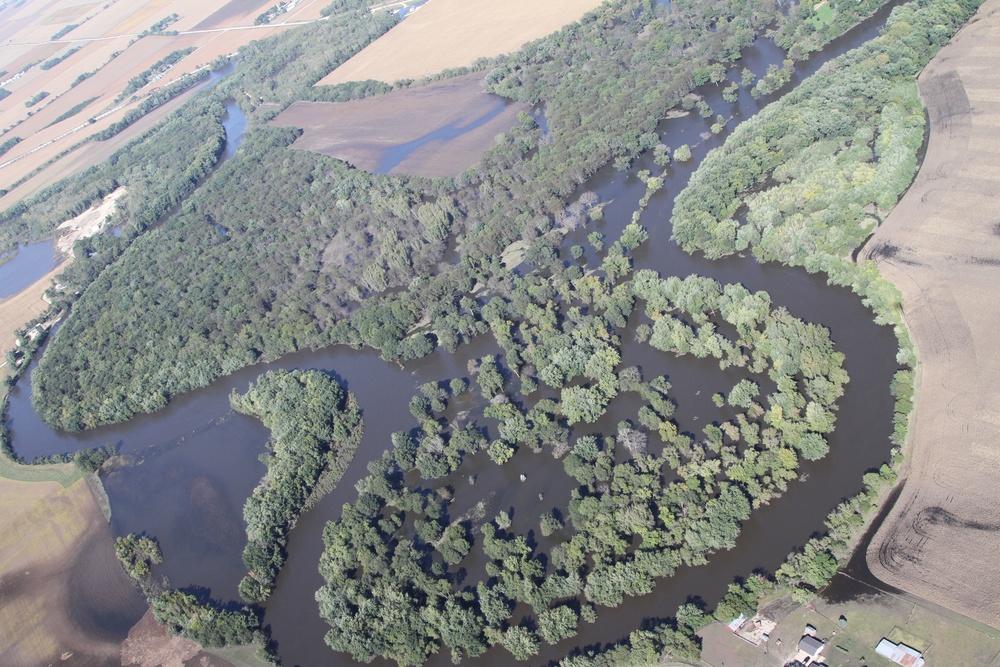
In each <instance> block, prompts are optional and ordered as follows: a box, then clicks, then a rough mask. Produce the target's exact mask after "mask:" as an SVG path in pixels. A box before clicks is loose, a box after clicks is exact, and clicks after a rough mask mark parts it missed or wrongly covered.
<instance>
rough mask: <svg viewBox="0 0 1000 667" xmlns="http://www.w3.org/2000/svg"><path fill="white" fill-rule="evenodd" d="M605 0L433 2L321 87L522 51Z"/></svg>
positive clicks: (407, 75) (412, 74)
mask: <svg viewBox="0 0 1000 667" xmlns="http://www.w3.org/2000/svg"><path fill="white" fill-rule="evenodd" d="M600 4H601V2H600V0H549V1H548V2H538V1H537V0H505V1H504V2H496V1H494V0H430V2H428V3H427V4H426V5H424V6H423V7H421V8H420V10H419V11H417V12H416V13H414V14H413V15H412V16H410V17H408V18H407V19H406V20H405V21H403V22H402V23H400V24H399V25H397V26H396V27H394V28H393V29H392V30H390V31H389V32H387V33H386V34H385V35H383V36H382V37H380V38H379V39H377V40H376V41H374V42H373V43H371V44H370V45H368V47H367V48H365V49H364V50H362V51H361V52H360V53H358V54H357V55H355V56H354V57H353V58H351V59H350V60H348V61H347V62H346V63H344V64H343V65H341V66H340V67H338V68H337V69H335V70H334V71H333V72H332V73H330V74H329V75H327V76H326V77H325V78H324V79H322V80H320V82H319V84H318V85H323V84H334V83H344V82H345V81H364V80H366V79H375V80H377V81H384V82H386V83H393V82H395V81H399V80H401V79H418V78H420V77H424V76H429V75H431V74H436V73H437V72H440V71H441V70H443V69H446V68H449V67H463V66H466V65H471V64H472V63H473V62H474V61H475V60H476V59H477V58H482V57H485V56H496V55H499V54H501V53H509V52H511V51H516V50H517V49H518V48H520V47H521V45H523V44H524V43H526V42H530V41H531V40H533V39H538V38H539V37H544V36H545V35H548V34H549V33H552V32H555V31H556V30H558V29H559V28H561V27H562V26H564V25H566V24H567V23H571V22H573V21H576V20H578V19H579V18H580V17H581V16H583V15H584V13H586V12H587V11H589V10H591V9H594V8H595V7H597V6H599V5H600Z"/></svg>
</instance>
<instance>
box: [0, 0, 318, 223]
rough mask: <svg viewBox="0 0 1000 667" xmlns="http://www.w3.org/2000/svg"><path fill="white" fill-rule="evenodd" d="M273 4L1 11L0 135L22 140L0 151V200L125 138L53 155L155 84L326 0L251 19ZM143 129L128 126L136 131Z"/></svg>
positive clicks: (189, 1)
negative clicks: (164, 64)
mask: <svg viewBox="0 0 1000 667" xmlns="http://www.w3.org/2000/svg"><path fill="white" fill-rule="evenodd" d="M273 4H274V3H273V2H271V1H270V0H239V1H238V2H236V1H234V2H225V1H224V0H213V1H211V2H195V0H181V1H180V2H166V1H165V0H149V1H147V2H142V3H140V4H135V3H126V2H111V3H106V4H97V3H95V4H83V5H79V4H74V3H73V2H72V0H57V1H55V2H50V3H27V4H24V5H21V6H19V7H15V6H7V7H5V8H4V9H2V10H0V44H2V45H0V71H6V72H7V73H6V74H4V75H3V76H0V83H2V84H3V86H2V88H3V90H5V91H7V92H9V93H10V94H9V95H8V96H7V97H5V98H4V99H2V100H0V143H3V142H5V141H7V140H9V139H11V138H13V137H18V138H19V139H20V142H19V143H17V145H15V146H13V147H12V148H10V149H9V150H8V151H7V152H6V153H5V154H4V155H2V156H0V190H5V191H7V190H9V191H11V192H8V193H6V195H5V196H4V197H3V199H2V200H0V207H3V208H6V207H7V206H10V205H11V204H13V203H15V202H16V201H19V200H21V199H23V198H24V197H27V196H30V195H31V194H33V193H34V192H37V191H38V190H39V189H41V188H42V187H44V186H45V185H48V184H51V183H53V182H55V181H56V180H58V179H59V178H62V177H65V176H67V175H69V174H71V173H74V172H75V171H77V170H79V169H83V168H86V167H88V166H91V165H93V164H96V163H97V162H100V161H101V160H103V159H105V158H107V157H108V156H109V155H110V154H111V153H112V152H113V150H114V148H110V147H106V146H104V145H103V144H109V145H110V144H111V143H112V142H114V144H115V148H117V147H120V145H121V144H123V143H124V142H116V141H115V139H117V137H115V138H112V139H111V140H108V141H105V142H88V143H87V144H84V145H83V146H80V147H77V148H75V149H74V150H73V151H72V152H71V153H69V154H68V155H66V156H64V157H61V158H59V159H58V160H57V159H56V158H57V156H59V155H60V154H62V153H64V152H66V151H68V150H69V149H71V148H72V147H74V146H76V145H77V144H79V143H80V142H82V141H84V140H85V139H87V138H88V137H89V136H91V135H92V134H94V133H96V132H99V131H101V130H103V129H105V128H107V127H108V126H110V125H112V124H113V123H115V122H117V121H118V120H120V119H121V118H122V116H123V115H124V114H125V113H127V112H128V111H130V110H132V109H134V108H135V107H136V106H138V104H140V103H141V102H142V101H143V100H144V99H146V97H148V96H149V94H150V93H151V92H153V91H154V90H156V89H158V88H162V87H163V86H166V85H168V84H169V83H171V82H173V81H175V80H177V79H178V78H180V77H181V76H182V75H183V74H185V73H188V72H192V71H195V70H198V69H200V68H203V67H205V66H207V65H208V64H209V63H211V62H212V61H214V60H215V59H216V58H218V57H219V56H227V55H230V54H232V53H235V52H236V51H237V50H239V48H240V47H241V46H243V45H244V44H247V43H249V42H250V41H252V40H254V39H260V38H263V37H266V36H267V35H271V34H274V33H275V32H277V31H282V30H286V29H288V28H290V27H291V25H294V24H297V23H300V22H302V21H313V20H317V19H318V18H319V17H320V14H319V12H320V9H322V7H323V6H324V4H325V3H323V2H322V1H321V0H311V1H307V2H302V3H300V4H299V5H297V6H296V7H295V8H294V9H293V10H292V11H291V12H288V13H286V14H282V15H280V16H278V17H277V18H276V19H275V20H274V21H272V23H271V24H268V25H263V26H254V19H256V18H257V16H258V15H259V14H260V13H261V12H262V11H264V10H265V9H266V8H267V7H269V6H271V5H273ZM173 14H176V15H177V19H176V21H174V22H173V23H169V22H168V25H166V27H165V28H161V31H162V30H165V31H167V32H169V33H171V34H148V32H149V30H150V29H151V28H152V27H153V25H154V24H156V23H157V22H159V21H161V20H163V19H165V18H167V17H169V16H171V15H173ZM74 25H76V26H77V27H73V26H74ZM174 32H176V33H177V34H172V33H174ZM143 33H147V34H145V35H143ZM188 48H191V49H194V51H193V52H192V53H190V54H189V55H188V56H186V57H184V58H183V59H182V60H180V61H179V62H177V63H176V64H175V65H174V66H173V67H172V68H170V69H169V70H167V71H166V72H165V73H164V74H163V75H162V77H161V78H156V77H155V76H154V77H151V78H152V79H153V80H151V81H150V82H149V83H147V84H146V85H145V86H144V87H142V88H140V89H138V90H136V91H135V92H134V93H133V94H130V95H127V96H125V97H124V98H122V99H117V98H118V97H119V96H120V95H121V94H122V92H123V90H124V89H125V86H126V85H127V84H128V82H129V80H130V79H132V78H133V77H135V76H136V75H137V74H140V73H142V72H144V71H145V70H147V69H149V68H150V67H151V66H153V65H154V64H155V63H157V62H158V61H160V60H162V59H163V58H165V57H166V56H167V55H169V54H171V53H173V52H174V51H177V50H180V49H188ZM43 93H44V94H45V95H44V96H42V94H43ZM189 97H190V94H185V95H181V96H179V97H176V98H174V99H173V100H170V101H169V102H167V103H165V104H164V105H163V106H161V107H159V108H158V109H156V110H155V111H153V112H151V114H150V116H153V115H154V114H155V117H154V119H159V118H162V116H164V115H165V114H166V113H168V112H169V111H171V110H173V109H176V108H178V107H179V106H180V105H181V104H183V102H184V101H185V100H186V99H188V98H189ZM143 120H145V119H143ZM151 120H153V119H151ZM142 122H143V121H139V123H142ZM137 124H138V123H137ZM151 124H152V122H147V123H143V126H144V127H148V126H149V125H151ZM139 131H141V130H139V129H138V128H136V129H134V130H133V128H129V129H128V130H126V131H125V132H128V133H129V135H128V136H135V135H136V134H138V133H139ZM95 146H100V148H96V149H95V148H94V147H95Z"/></svg>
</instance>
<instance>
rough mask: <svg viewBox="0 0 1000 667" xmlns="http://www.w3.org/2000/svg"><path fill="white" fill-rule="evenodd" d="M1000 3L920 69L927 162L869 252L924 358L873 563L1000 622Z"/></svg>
mask: <svg viewBox="0 0 1000 667" xmlns="http://www.w3.org/2000/svg"><path fill="white" fill-rule="evenodd" d="M998 43H1000V0H989V1H988V2H986V3H985V4H984V5H983V7H982V8H981V9H980V11H979V13H978V14H976V16H975V17H974V18H973V19H972V21H971V22H970V23H969V24H968V25H967V26H966V27H965V28H963V30H962V31H961V32H960V33H959V34H958V35H957V36H956V37H955V38H954V39H953V40H952V43H950V44H949V45H948V46H946V47H945V48H943V49H942V50H941V51H940V53H939V54H938V55H937V57H936V58H934V60H933V61H932V62H931V63H930V64H929V65H928V67H927V69H926V70H925V71H924V72H923V74H921V76H920V80H919V84H920V93H921V96H922V98H923V100H924V104H925V105H926V107H927V110H928V113H929V118H930V139H929V143H928V150H927V156H926V158H925V160H924V163H923V165H922V167H921V169H920V172H919V174H918V176H917V178H916V180H915V181H914V184H913V186H912V187H911V188H910V190H909V192H908V193H907V194H906V196H905V197H904V198H903V200H902V201H901V202H900V203H899V205H898V206H897V207H896V208H895V209H894V210H893V212H892V213H891V214H890V215H889V216H888V218H887V219H886V221H885V223H884V224H883V225H882V227H880V228H879V230H878V231H877V232H876V234H875V236H874V237H873V238H872V239H871V240H870V241H869V244H868V245H867V246H866V248H865V249H864V252H863V253H862V257H863V258H870V259H873V260H875V261H876V262H877V263H878V266H879V269H880V270H881V271H882V272H883V274H884V275H885V276H887V277H888V278H889V279H890V280H892V281H893V282H894V283H895V284H896V285H897V286H898V287H899V288H900V289H901V290H902V291H903V295H904V313H905V316H906V320H907V323H908V324H909V326H910V329H911V332H912V334H913V337H914V340H915V342H916V345H917V352H918V356H919V359H920V368H919V372H918V383H919V386H918V390H917V407H916V413H915V422H914V424H913V427H912V431H911V448H912V449H911V456H910V464H909V468H908V470H907V471H906V472H907V477H906V483H905V487H904V489H903V492H902V494H901V496H900V498H899V501H898V502H897V503H896V505H895V507H894V508H893V510H892V512H891V514H890V516H889V517H888V519H887V520H886V522H885V523H884V524H883V526H882V528H881V530H880V531H879V532H878V534H877V535H876V537H875V539H874V540H873V541H872V543H871V545H870V547H869V551H868V563H869V566H870V567H871V570H872V572H873V573H874V574H875V575H876V576H877V577H879V578H880V579H882V580H883V581H885V582H886V583H888V584H891V585H893V586H896V587H898V588H901V589H903V590H905V591H907V592H909V593H912V594H914V595H917V596H919V597H922V598H926V599H928V600H931V601H933V602H936V603H938V604H941V605H943V606H945V607H948V608H950V609H953V610H955V611H957V612H960V613H962V614H965V615H967V616H969V617H971V618H974V619H976V620H979V621H982V622H984V623H987V624H989V625H992V626H993V627H1000V560H998V558H997V547H998V546H1000V495H998V494H997V492H996V488H995V487H996V484H997V482H996V475H997V471H998V470H1000V386H998V384H997V378H998V377H1000V296H998V287H1000V131H998V130H1000V107H998V105H997V102H998V101H1000V49H998V48H997V44H998Z"/></svg>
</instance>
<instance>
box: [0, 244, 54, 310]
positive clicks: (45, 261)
mask: <svg viewBox="0 0 1000 667" xmlns="http://www.w3.org/2000/svg"><path fill="white" fill-rule="evenodd" d="M62 260H63V258H62V256H61V255H59V254H58V253H57V252H56V248H55V242H54V241H39V242H38V243H31V244H29V245H23V246H21V247H19V248H18V249H17V254H15V255H14V256H13V257H11V258H10V259H8V260H7V261H5V262H3V263H2V264H0V299H5V298H7V297H8V296H14V295H15V294H17V293H18V292H20V291H22V290H23V289H25V288H26V287H30V286H31V285H33V284H35V283H36V282H38V281H39V280H41V278H42V276H44V275H45V274H46V273H48V272H49V271H51V270H52V269H54V268H56V267H57V266H59V265H60V264H61V263H62Z"/></svg>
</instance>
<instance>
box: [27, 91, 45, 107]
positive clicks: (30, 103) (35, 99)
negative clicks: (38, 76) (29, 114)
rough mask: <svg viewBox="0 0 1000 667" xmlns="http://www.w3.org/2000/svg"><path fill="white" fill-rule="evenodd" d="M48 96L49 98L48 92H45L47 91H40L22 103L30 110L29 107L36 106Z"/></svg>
mask: <svg viewBox="0 0 1000 667" xmlns="http://www.w3.org/2000/svg"><path fill="white" fill-rule="evenodd" d="M48 96H49V91H47V90H43V91H40V92H38V93H36V94H34V95H32V96H31V99H28V100H25V101H24V106H26V107H28V108H29V109H30V108H31V107H33V106H35V105H36V104H38V103H39V102H41V101H42V100H44V99H45V98H46V97H48Z"/></svg>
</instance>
